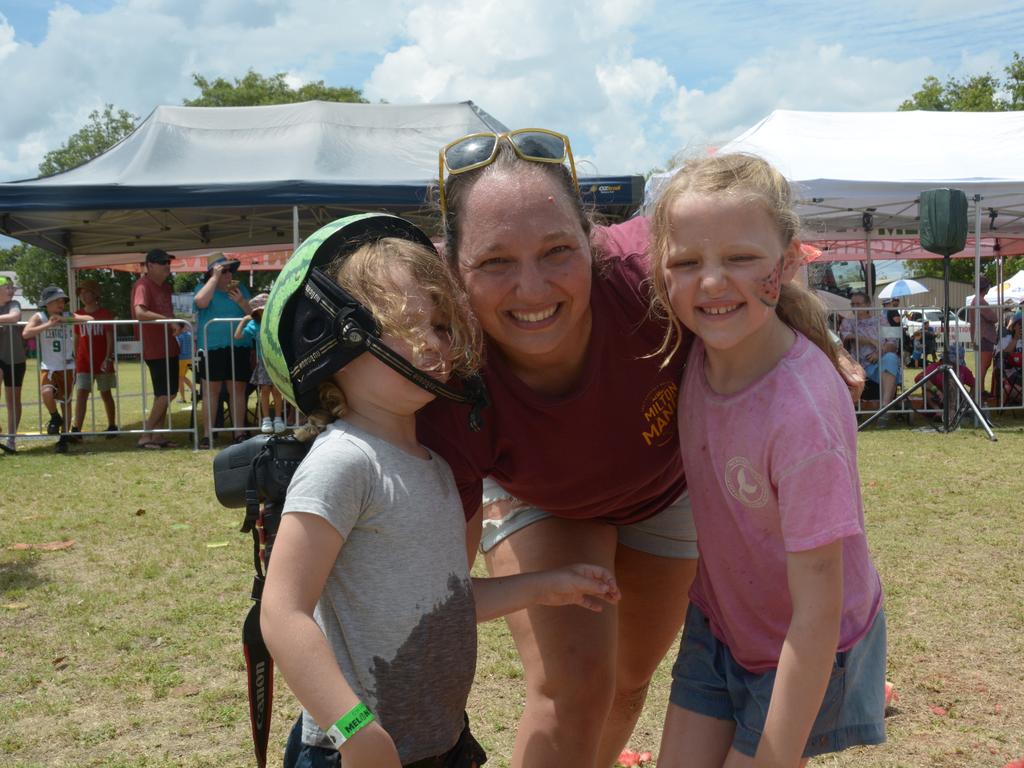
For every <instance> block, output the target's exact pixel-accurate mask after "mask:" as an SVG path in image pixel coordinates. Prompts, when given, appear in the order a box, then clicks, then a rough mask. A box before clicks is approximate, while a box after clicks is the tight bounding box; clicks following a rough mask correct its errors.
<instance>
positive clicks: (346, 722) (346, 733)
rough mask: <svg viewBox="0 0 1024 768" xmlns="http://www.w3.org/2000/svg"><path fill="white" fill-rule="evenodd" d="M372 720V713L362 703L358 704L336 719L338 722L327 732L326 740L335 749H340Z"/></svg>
mask: <svg viewBox="0 0 1024 768" xmlns="http://www.w3.org/2000/svg"><path fill="white" fill-rule="evenodd" d="M373 720H374V717H373V712H371V711H370V708H369V707H367V706H366V705H365V704H363V702H359V703H358V704H356V705H355V706H354V707H352V709H350V710H349V711H348V712H346V713H345V714H344V715H342V716H341V717H339V718H338V721H337V722H336V723H335V724H334V725H332V726H331V727H330V728H329V729H328V730H327V738H328V739H330V740H331V743H332V744H333V745H334V746H335V748H338V747H340V746H341V745H342V744H344V743H345V742H346V741H348V740H349V739H351V738H352V737H353V736H354V735H355V734H356V732H357V731H358V730H359V729H360V728H362V727H363V726H366V725H369V724H370V723H372V722H373Z"/></svg>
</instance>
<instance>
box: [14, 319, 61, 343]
mask: <svg viewBox="0 0 1024 768" xmlns="http://www.w3.org/2000/svg"><path fill="white" fill-rule="evenodd" d="M57 322H58V323H59V322H60V320H59V319H58V320H57ZM56 324H57V323H55V322H54V321H53V318H52V317H51V318H49V319H48V320H43V319H42V318H41V317H39V315H32V317H30V318H29V320H28V325H26V326H25V327H24V328H23V329H22V331H21V335H22V338H25V339H34V338H35V337H36V336H38V335H39V334H40V333H42V332H43V331H45V330H46V329H47V328H52V327H53V326H54V325H56Z"/></svg>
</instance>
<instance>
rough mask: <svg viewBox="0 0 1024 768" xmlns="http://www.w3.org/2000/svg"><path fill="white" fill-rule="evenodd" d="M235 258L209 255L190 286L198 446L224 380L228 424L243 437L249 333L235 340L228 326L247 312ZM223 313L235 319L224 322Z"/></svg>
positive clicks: (205, 444)
mask: <svg viewBox="0 0 1024 768" xmlns="http://www.w3.org/2000/svg"><path fill="white" fill-rule="evenodd" d="M237 269H238V262H237V261H235V260H229V259H228V258H227V257H226V256H224V254H223V253H214V254H211V255H210V257H209V262H208V266H207V268H206V274H205V275H203V284H202V286H201V287H200V288H199V290H198V291H196V295H195V299H194V302H195V309H196V312H197V314H198V317H197V319H196V338H195V345H196V348H197V349H201V350H203V357H202V362H201V363H200V369H201V370H200V372H199V373H197V378H201V379H202V386H203V400H202V411H203V422H202V423H203V425H204V430H205V432H206V434H205V436H204V437H203V439H202V440H201V441H200V443H199V447H200V448H209V447H210V446H211V445H212V444H213V440H212V437H211V432H210V427H211V421H212V417H213V412H214V409H216V408H219V407H220V391H221V386H222V385H223V384H227V386H228V397H229V400H230V403H231V425H232V427H233V428H234V438H235V442H239V441H241V440H244V439H245V433H244V432H242V431H241V430H242V429H243V428H244V427H245V385H246V384H247V383H248V381H249V378H250V377H251V376H252V362H251V356H250V352H251V349H252V341H251V340H250V339H240V340H237V341H236V340H235V338H234V336H233V334H232V331H233V329H234V326H235V323H236V322H237V321H238V319H239V318H242V317H245V316H246V315H247V314H249V309H250V308H249V291H248V290H247V289H246V287H245V286H244V285H241V284H239V283H238V281H237V280H234V273H235V271H236V270H237ZM225 318H227V319H230V320H233V321H235V322H227V321H226V320H225Z"/></svg>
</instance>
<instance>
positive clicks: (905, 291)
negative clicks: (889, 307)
mask: <svg viewBox="0 0 1024 768" xmlns="http://www.w3.org/2000/svg"><path fill="white" fill-rule="evenodd" d="M929 290H930V289H929V288H928V286H927V285H923V284H921V283H919V282H917V280H910V279H909V278H908V279H903V280H893V281H892V282H891V283H889V284H888V285H887V286H885V288H883V289H882V290H880V291H879V292H878V298H880V299H884V300H888V299H898V298H899V297H900V296H910V295H911V294H914V293H928V291H929Z"/></svg>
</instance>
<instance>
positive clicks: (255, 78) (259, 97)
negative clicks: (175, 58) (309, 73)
mask: <svg viewBox="0 0 1024 768" xmlns="http://www.w3.org/2000/svg"><path fill="white" fill-rule="evenodd" d="M285 77H286V75H285V73H283V72H279V73H278V74H276V75H271V76H269V77H266V76H264V75H261V74H259V73H258V72H255V71H253V70H252V69H250V70H249V71H248V72H246V73H245V76H244V77H241V78H238V77H236V78H235V79H234V83H229V82H228V81H227V80H225V79H224V78H223V77H218V78H217V79H216V80H209V79H207V78H205V77H203V76H202V75H198V74H193V75H192V82H193V83H194V84H195V86H196V88H198V89H199V96H198V97H196V98H194V99H185V101H184V104H185V106H186V107H254V106H260V105H263V104H293V103H296V102H299V101H314V100H317V101H345V102H357V103H361V104H365V103H366V99H364V98H363V94H362V91H360V90H359V89H358V88H348V87H340V88H339V87H335V86H330V85H325V84H324V81H323V80H317V81H316V82H313V83H305V84H304V85H300V86H299V87H298V88H292V87H291V86H290V85H288V83H287V82H285Z"/></svg>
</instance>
